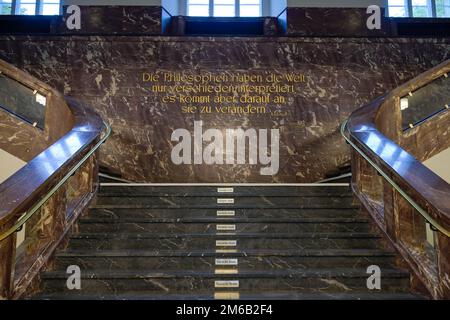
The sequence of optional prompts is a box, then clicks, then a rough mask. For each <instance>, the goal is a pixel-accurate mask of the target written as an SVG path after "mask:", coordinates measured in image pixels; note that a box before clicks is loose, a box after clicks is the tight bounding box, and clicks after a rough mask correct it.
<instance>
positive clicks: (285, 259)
mask: <svg viewBox="0 0 450 320" xmlns="http://www.w3.org/2000/svg"><path fill="white" fill-rule="evenodd" d="M152 253H153V254H152ZM71 265H77V266H79V267H80V268H81V269H82V270H87V269H103V270H116V269H117V270H130V269H131V270H139V269H140V268H147V269H152V270H171V269H174V267H175V266H176V267H178V268H179V269H185V270H201V271H210V270H212V269H213V268H221V267H237V268H243V269H246V270H251V269H260V270H271V269H301V268H350V267H351V268H367V267H368V266H370V265H378V266H379V267H380V268H390V267H393V266H394V265H395V254H394V253H392V252H388V251H384V250H377V249H366V250H361V249H355V250H333V249H327V250H323V249H320V250H301V251H299V250H281V249H278V250H272V251H268V250H267V249H265V250H260V251H257V250H238V251H237V252H236V253H231V252H230V253H218V252H216V251H215V250H210V251H197V252H196V251H192V252H187V251H181V252H180V251H170V252H167V251H162V250H161V251H160V250H155V251H153V252H151V251H148V250H114V251H111V250H102V251H98V250H86V249H80V250H68V251H63V252H60V253H58V254H57V255H56V262H55V268H56V269H57V270H66V269H67V267H68V266H71Z"/></svg>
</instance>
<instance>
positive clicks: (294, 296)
mask: <svg viewBox="0 0 450 320" xmlns="http://www.w3.org/2000/svg"><path fill="white" fill-rule="evenodd" d="M226 296H229V295H227V294H225V297H226ZM237 297H239V298H237ZM33 299H34V300H180V301H181V300H183V301H192V300H214V299H221V300H224V299H229V300H236V299H240V300H262V301H264V300H281V301H285V300H423V299H425V297H423V296H420V295H417V294H412V293H403V292H388V293H385V292H377V291H371V292H358V291H356V290H352V292H351V293H347V292H320V293H317V292H313V293H302V292H297V291H295V290H293V291H287V292H255V293H240V294H239V295H238V296H235V298H233V297H232V296H229V297H228V298H223V296H220V295H218V296H216V295H215V294H211V293H186V294H162V293H158V294H155V293H154V292H145V291H140V292H128V293H120V294H114V293H111V294H85V293H83V292H73V291H70V292H67V291H65V292H56V293H53V294H41V295H38V296H36V297H33Z"/></svg>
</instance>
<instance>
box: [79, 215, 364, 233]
mask: <svg viewBox="0 0 450 320" xmlns="http://www.w3.org/2000/svg"><path fill="white" fill-rule="evenodd" d="M154 221H155V220H149V219H120V220H111V219H105V220H103V221H102V222H99V221H96V220H89V219H84V220H80V222H79V227H80V232H81V233H113V234H117V233H131V232H137V233H139V232H141V233H142V232H154V233H208V234H215V233H216V232H217V228H218V227H217V225H223V224H234V225H235V226H236V232H237V233H238V232H266V233H270V232H273V233H279V232H283V233H290V232H297V233H301V232H307V233H311V232H369V231H370V226H369V224H368V223H367V222H368V220H367V219H364V218H323V219H320V218H303V219H296V221H295V222H289V223H288V222H280V223H275V222H271V223H257V222H254V223H247V222H239V221H236V220H234V221H233V220H229V221H226V222H225V221H217V220H214V219H210V220H202V221H201V222H200V223H195V222H184V221H193V220H184V221H183V220H181V221H183V222H178V221H177V220H173V221H172V222H158V220H156V222H154ZM166 221H167V220H166ZM219 228H221V227H220V226H219ZM222 228H223V227H222ZM219 231H220V230H219Z"/></svg>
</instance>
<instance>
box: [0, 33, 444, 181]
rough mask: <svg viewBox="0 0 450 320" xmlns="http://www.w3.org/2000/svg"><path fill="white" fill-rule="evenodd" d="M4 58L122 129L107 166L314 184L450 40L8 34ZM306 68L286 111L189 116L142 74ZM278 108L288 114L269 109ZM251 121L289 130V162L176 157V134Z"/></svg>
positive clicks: (0, 50)
mask: <svg viewBox="0 0 450 320" xmlns="http://www.w3.org/2000/svg"><path fill="white" fill-rule="evenodd" d="M0 58H1V59H5V60H6V61H8V62H11V63H13V64H15V65H16V66H18V67H20V68H23V69H25V70H26V71H29V72H30V73H32V74H33V75H35V76H37V77H38V78H40V79H42V80H44V81H45V82H48V83H49V84H50V85H52V86H54V87H56V88H58V89H59V90H61V91H62V92H64V93H65V94H67V95H70V96H73V97H75V98H76V99H79V100H81V101H83V102H86V103H89V104H90V105H91V106H92V107H93V108H94V109H95V110H97V111H98V112H99V113H100V114H101V115H102V116H103V117H104V118H105V119H107V120H108V121H109V122H110V123H111V124H112V126H113V130H114V132H113V135H112V137H111V138H110V139H109V141H108V143H107V144H106V145H104V147H103V148H102V152H101V156H100V162H101V165H103V166H107V167H108V168H110V169H111V170H112V171H115V172H117V173H121V174H122V175H123V177H125V178H127V179H130V180H134V181H147V182H311V181H316V180H319V179H321V178H323V177H324V175H325V174H326V173H327V172H330V171H333V170H334V169H335V168H336V167H337V166H339V165H340V164H343V163H345V162H347V161H348V160H349V150H348V148H347V146H346V145H345V143H344V142H343V139H342V138H341V137H340V134H339V124H340V123H341V122H342V121H343V120H344V119H345V118H346V117H347V116H348V115H349V114H350V113H351V112H352V111H353V110H355V109H356V108H358V107H360V106H362V105H363V104H365V103H367V102H369V101H370V100H372V99H374V98H375V97H377V96H379V95H381V94H383V93H385V92H386V91H388V90H390V89H392V88H394V87H396V86H398V85H399V84H401V83H403V82H405V81H406V80H409V79H411V78H412V77H414V76H416V75H418V74H419V73H421V72H423V71H425V70H427V69H429V68H431V67H432V66H434V65H437V64H438V63H440V62H442V61H443V60H446V59H449V58H450V40H449V39H445V40H443V39H441V40H438V39H387V38H373V39H361V38H360V39H351V38H347V39H343V38H322V39H320V38H227V37H225V38H223V37H222V38H219V37H218V38H199V37H197V38H185V37H119V36H117V37H98V36H97V37H81V36H58V37H38V36H36V37H26V36H18V37H1V38H0ZM157 71H160V72H162V71H172V72H181V71H184V72H188V73H198V72H208V71H210V72H236V71H238V72H241V73H242V74H265V73H268V72H271V73H275V74H284V73H289V72H297V73H303V74H305V76H306V79H307V81H306V82H305V83H303V84H299V85H298V86H297V88H296V93H294V94H288V95H286V98H287V104H286V105H285V106H283V107H282V111H283V112H282V113H280V114H274V113H272V112H268V113H266V114H260V115H248V116H245V115H217V114H211V115H200V114H192V115H186V114H183V113H182V112H181V110H180V105H178V104H170V103H162V102H161V97H162V95H161V94H155V93H153V92H151V91H150V88H149V86H148V84H145V83H143V82H142V73H143V72H157ZM268 109H269V110H270V111H277V110H279V109H278V108H277V106H275V105H270V104H269V106H268ZM194 120H203V122H204V127H205V129H208V128H218V129H222V130H224V129H225V128H238V127H242V128H244V129H247V128H255V129H272V128H274V129H279V130H280V140H281V141H280V170H279V172H278V174H277V175H275V176H262V175H261V174H260V172H259V169H260V166H253V165H248V164H247V165H205V164H203V165H174V164H172V162H171V158H170V155H171V149H172V147H173V145H174V144H175V143H174V142H171V139H170V138H171V134H172V132H173V130H174V129H178V128H186V129H189V130H191V129H192V126H193V121H194Z"/></svg>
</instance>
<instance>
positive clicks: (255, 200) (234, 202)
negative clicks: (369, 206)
mask: <svg viewBox="0 0 450 320" xmlns="http://www.w3.org/2000/svg"><path fill="white" fill-rule="evenodd" d="M357 207H358V206H356V205H354V204H353V197H352V196H345V197H344V196H343V197H320V198H318V197H309V196H308V197H258V196H254V197H250V196H248V197H233V196H230V195H225V196H220V197H216V196H211V197H173V196H170V197H130V196H127V197H97V200H96V204H95V206H94V208H120V209H131V208H134V209H141V208H191V209H197V208H198V209H200V208H212V209H214V208H234V209H243V208H260V209H261V208H279V209H286V208H297V209H300V208H345V209H347V208H350V209H352V208H357Z"/></svg>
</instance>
